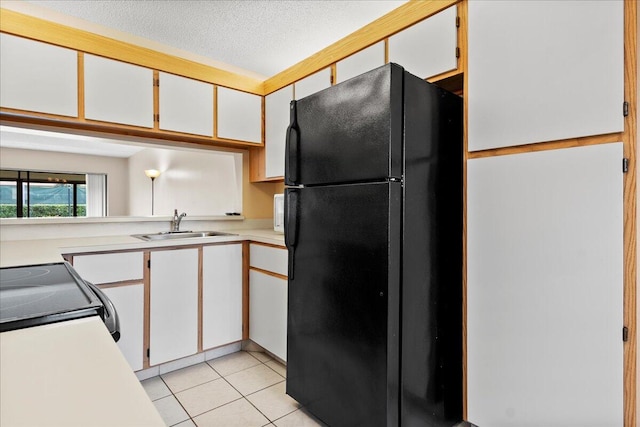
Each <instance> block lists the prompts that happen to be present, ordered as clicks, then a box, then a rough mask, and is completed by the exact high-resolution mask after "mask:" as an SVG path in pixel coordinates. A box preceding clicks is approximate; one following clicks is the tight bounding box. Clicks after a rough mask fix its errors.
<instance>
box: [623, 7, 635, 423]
mask: <svg viewBox="0 0 640 427" xmlns="http://www.w3.org/2000/svg"><path fill="white" fill-rule="evenodd" d="M637 8H638V3H637V2H636V1H635V0H625V2H624V99H625V101H627V102H628V103H629V115H628V116H627V117H625V120H624V133H623V134H622V141H623V143H624V144H623V146H624V156H625V157H626V158H628V159H629V163H630V165H631V167H630V168H629V171H628V172H627V173H626V174H624V181H623V182H624V290H623V294H624V310H623V313H624V314H623V316H624V324H625V326H627V328H628V329H629V339H628V341H627V342H626V343H624V362H623V363H624V369H623V373H624V425H625V426H626V427H633V426H637V419H638V414H637V413H636V411H637V400H636V399H637V389H636V387H637V381H638V379H637V377H636V375H637V366H636V365H637V351H638V333H637V306H636V304H637V300H636V299H637V271H636V270H637V262H638V259H637V229H636V227H637V224H636V220H637V216H636V215H637V213H636V212H637V211H636V209H637V187H636V186H637V166H636V162H637V157H636V146H637V138H638V133H637V132H638V129H637V122H636V121H637V114H638V98H637V96H638V92H637V90H638V63H637V59H638V58H637V56H636V55H637V48H638V27H637V25H638V22H637V13H638V10H637Z"/></svg>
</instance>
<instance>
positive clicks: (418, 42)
mask: <svg viewBox="0 0 640 427" xmlns="http://www.w3.org/2000/svg"><path fill="white" fill-rule="evenodd" d="M456 16H457V9H456V6H451V7H450V8H448V9H445V10H443V11H442V12H439V13H437V14H435V15H433V16H431V17H429V18H427V19H425V20H424V21H422V22H419V23H417V24H415V25H413V26H411V27H409V28H407V29H405V30H403V31H401V32H399V33H397V34H395V35H393V36H391V37H389V62H395V63H396V64H398V65H401V66H403V67H404V69H405V70H407V71H408V72H410V73H411V74H414V75H416V76H418V77H420V78H423V79H424V78H427V77H431V76H434V75H436V74H440V73H444V72H446V71H451V70H455V69H456V68H457V66H458V59H457V57H456V47H457V46H458V42H457V40H458V31H457V27H456Z"/></svg>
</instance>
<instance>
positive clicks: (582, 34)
mask: <svg viewBox="0 0 640 427" xmlns="http://www.w3.org/2000/svg"><path fill="white" fill-rule="evenodd" d="M468 8H469V9H468V11H469V29H468V30H469V52H468V58H469V64H468V67H469V76H468V88H465V91H466V92H467V93H465V96H466V97H467V99H468V134H469V150H471V151H474V150H483V149H489V148H496V147H506V146H514V145H522V144H529V143H535V142H543V141H555V140H560V139H565V138H575V137H582V136H589V135H599V134H605V133H611V132H621V131H622V130H623V116H622V104H623V77H624V69H623V59H624V58H623V29H624V26H623V2H622V1H621V0H611V1H581V2H574V1H556V2H549V1H520V2H508V1H477V0H476V1H471V2H469V5H468Z"/></svg>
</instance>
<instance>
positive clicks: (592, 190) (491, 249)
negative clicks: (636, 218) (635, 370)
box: [467, 143, 623, 427]
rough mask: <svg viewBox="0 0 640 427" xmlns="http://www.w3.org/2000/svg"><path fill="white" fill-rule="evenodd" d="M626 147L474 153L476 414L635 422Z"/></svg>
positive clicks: (488, 420) (537, 421)
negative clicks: (629, 400)
mask: <svg viewBox="0 0 640 427" xmlns="http://www.w3.org/2000/svg"><path fill="white" fill-rule="evenodd" d="M622 158H623V151H622V143H611V144H603V145H594V146H587V147H578V148H568V149H561V150H550V151H542V152H535V153H525V154H514V155H506V156H498V157H490V158H479V159H471V160H469V161H468V169H467V170H468V175H467V183H468V184H467V192H468V193H467V230H468V240H467V245H468V246H467V248H468V250H467V260H468V264H467V269H468V270H467V277H468V290H467V331H468V332H467V369H468V377H467V381H468V383H467V385H468V420H469V421H470V422H472V423H474V424H477V425H479V426H492V427H500V426H505V427H506V426H508V427H517V426H546V427H554V426H578V425H580V426H622V425H623V342H622V328H623V172H622Z"/></svg>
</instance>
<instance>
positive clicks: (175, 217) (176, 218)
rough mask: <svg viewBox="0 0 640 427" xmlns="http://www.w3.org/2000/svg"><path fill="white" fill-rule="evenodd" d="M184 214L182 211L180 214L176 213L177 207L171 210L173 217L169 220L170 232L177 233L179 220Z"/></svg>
mask: <svg viewBox="0 0 640 427" xmlns="http://www.w3.org/2000/svg"><path fill="white" fill-rule="evenodd" d="M185 216H187V214H186V212H182V213H181V214H180V215H178V209H174V210H173V219H172V220H171V232H172V233H177V232H178V231H180V221H182V218H184V217H185Z"/></svg>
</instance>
